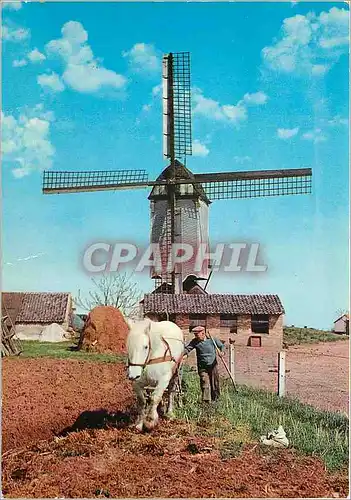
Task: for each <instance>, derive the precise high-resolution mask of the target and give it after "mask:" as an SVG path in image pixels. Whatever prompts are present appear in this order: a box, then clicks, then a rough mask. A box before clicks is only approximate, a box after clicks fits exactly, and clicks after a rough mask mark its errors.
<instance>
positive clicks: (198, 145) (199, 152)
mask: <svg viewBox="0 0 351 500" xmlns="http://www.w3.org/2000/svg"><path fill="white" fill-rule="evenodd" d="M192 152H193V156H202V157H205V156H207V155H208V153H209V152H210V150H209V149H208V147H207V146H206V145H205V144H203V143H202V142H200V141H199V140H198V139H195V140H194V141H193V144H192Z"/></svg>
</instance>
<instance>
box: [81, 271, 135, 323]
mask: <svg viewBox="0 0 351 500" xmlns="http://www.w3.org/2000/svg"><path fill="white" fill-rule="evenodd" d="M91 281H92V283H93V286H94V289H92V290H90V291H89V292H88V296H87V297H83V296H82V293H81V291H80V290H78V297H77V298H75V299H74V302H75V304H76V305H77V306H79V307H81V308H82V309H84V310H85V311H91V310H92V309H93V308H94V307H96V306H114V307H117V308H118V309H119V310H120V311H121V312H122V313H123V314H124V316H130V315H132V316H136V315H137V310H138V307H137V306H138V302H139V301H140V299H141V296H142V293H141V291H140V290H139V288H138V285H137V283H135V282H133V281H132V275H129V276H128V275H127V273H124V274H120V273H107V274H106V273H105V274H103V275H102V276H101V278H99V279H97V278H92V279H91Z"/></svg>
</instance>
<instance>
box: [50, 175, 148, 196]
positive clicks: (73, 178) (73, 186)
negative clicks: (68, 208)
mask: <svg viewBox="0 0 351 500" xmlns="http://www.w3.org/2000/svg"><path fill="white" fill-rule="evenodd" d="M148 185H149V184H148V176H147V173H146V171H145V170H95V171H85V172H84V171H82V172H62V171H61V172H55V171H52V172H51V171H45V172H44V174H43V193H45V194H51V193H52V194H55V193H71V192H84V191H101V190H114V189H131V188H134V189H136V188H146V187H148Z"/></svg>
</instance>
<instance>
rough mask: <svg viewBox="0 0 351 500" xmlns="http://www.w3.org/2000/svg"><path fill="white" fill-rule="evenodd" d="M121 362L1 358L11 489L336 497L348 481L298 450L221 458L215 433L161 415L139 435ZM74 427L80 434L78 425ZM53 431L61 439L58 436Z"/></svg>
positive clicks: (27, 492) (254, 449)
mask: <svg viewBox="0 0 351 500" xmlns="http://www.w3.org/2000/svg"><path fill="white" fill-rule="evenodd" d="M133 401H134V399H133V394H132V390H131V386H130V384H129V382H128V381H127V380H126V377H125V373H124V367H123V366H122V365H117V364H99V363H89V362H79V361H68V360H51V359H36V360H30V359H9V360H5V361H4V363H3V422H2V424H3V426H2V428H3V449H4V451H5V450H7V451H6V452H5V454H4V455H3V462H2V467H3V471H2V472H3V493H4V495H5V496H7V497H15V498H19V497H27V498H30V497H32V498H33V497H35V498H52V497H66V498H67V497H69V498H74V497H85V498H87V497H88V498H89V497H90V498H91V497H100V498H102V497H143V496H144V497H178V498H179V497H187V498H189V497H248V498H250V497H251V498H254V497H268V498H269V497H290V498H291V497H295V498H296V497H298V498H299V497H331V496H334V497H335V496H336V497H337V496H340V497H342V496H344V495H345V494H346V484H345V482H344V481H342V480H340V479H338V478H335V477H331V476H329V475H328V474H327V473H326V471H325V468H324V465H323V463H322V462H321V461H320V460H318V459H315V458H309V457H300V456H299V455H298V454H296V453H294V451H293V450H283V451H277V450H271V449H267V448H265V449H262V448H261V447H260V446H259V445H257V444H251V445H247V446H246V447H245V448H244V449H243V450H241V451H239V452H238V453H237V454H236V455H235V456H233V457H231V458H227V459H223V458H222V457H221V454H220V451H219V446H218V444H219V443H218V442H217V441H216V439H215V438H210V437H201V436H196V435H194V429H193V427H191V426H190V425H188V424H183V423H180V422H173V423H170V422H166V421H162V422H161V423H160V426H159V427H158V429H157V430H156V431H154V432H153V433H152V434H138V433H136V432H135V431H134V429H133V428H131V427H129V424H130V423H131V421H132V418H133V415H132V407H133ZM72 431H75V432H72ZM55 436H56V437H55Z"/></svg>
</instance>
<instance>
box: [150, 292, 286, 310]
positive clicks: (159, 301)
mask: <svg viewBox="0 0 351 500" xmlns="http://www.w3.org/2000/svg"><path fill="white" fill-rule="evenodd" d="M143 305H144V311H145V312H155V313H159V312H164V311H167V312H168V313H170V314H177V313H178V314H284V313H285V311H284V307H283V306H282V303H281V302H280V299H279V297H278V295H230V294H208V295H200V294H185V293H182V294H179V295H172V294H165V293H156V294H147V295H145V296H144V300H143Z"/></svg>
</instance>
